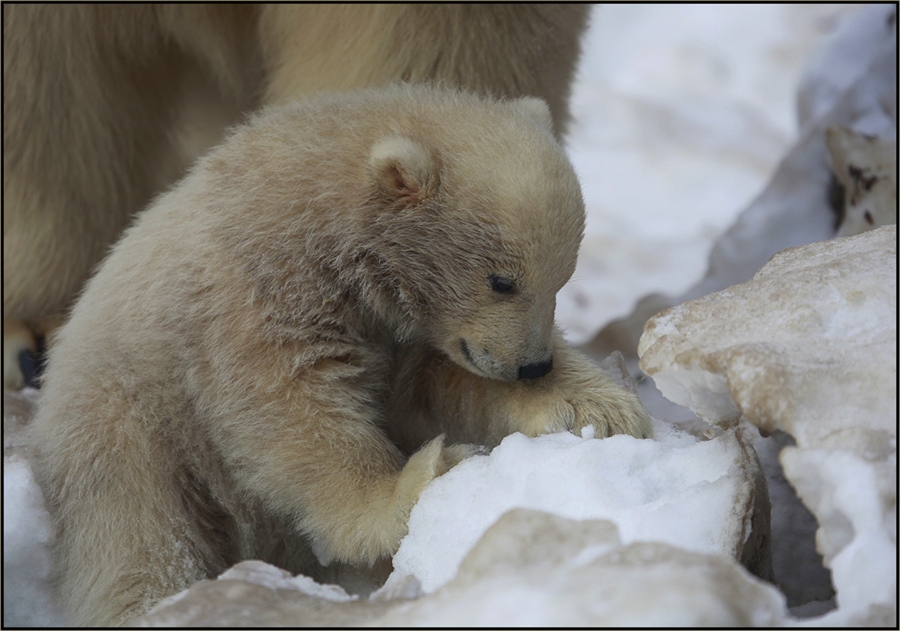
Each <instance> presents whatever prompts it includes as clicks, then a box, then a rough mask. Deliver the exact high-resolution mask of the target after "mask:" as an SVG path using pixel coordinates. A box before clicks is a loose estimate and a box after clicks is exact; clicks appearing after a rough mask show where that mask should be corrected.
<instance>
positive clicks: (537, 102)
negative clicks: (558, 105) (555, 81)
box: [510, 96, 553, 134]
mask: <svg viewBox="0 0 900 631" xmlns="http://www.w3.org/2000/svg"><path fill="white" fill-rule="evenodd" d="M510 105H512V106H513V107H515V108H516V109H517V110H519V111H520V112H522V113H523V114H525V116H527V117H528V118H530V119H532V120H533V121H534V122H536V123H537V124H538V125H540V126H541V127H543V128H544V129H546V130H547V131H549V132H550V133H551V134H552V133H553V115H552V114H551V113H550V106H549V105H547V102H546V101H545V100H543V99H539V98H537V97H533V96H526V97H523V98H521V99H516V100H515V101H512V102H511V103H510Z"/></svg>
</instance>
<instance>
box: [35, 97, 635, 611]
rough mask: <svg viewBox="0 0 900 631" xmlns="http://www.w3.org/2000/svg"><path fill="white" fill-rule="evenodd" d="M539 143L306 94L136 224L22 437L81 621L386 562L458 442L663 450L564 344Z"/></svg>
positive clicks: (540, 127)
mask: <svg viewBox="0 0 900 631" xmlns="http://www.w3.org/2000/svg"><path fill="white" fill-rule="evenodd" d="M548 121H549V112H548V110H547V108H546V106H545V105H541V103H540V101H537V100H536V99H525V100H518V101H512V102H509V103H501V102H496V101H488V100H482V99H481V98H480V97H476V96H473V95H469V94H464V93H458V92H453V91H446V90H437V89H432V88H429V87H424V86H420V87H414V86H396V87H392V88H390V89H383V90H364V91H357V92H350V93H344V94H335V95H328V96H321V97H319V98H315V99H312V100H309V101H301V102H297V103H293V104H290V105H287V106H284V107H279V108H272V109H268V110H265V111H264V112H263V113H262V114H261V115H259V116H257V117H256V118H255V119H254V120H253V121H252V122H251V124H249V125H248V126H246V127H243V128H241V129H239V130H238V131H237V132H236V133H235V134H234V135H233V136H232V137H231V138H230V139H229V140H228V141H227V142H226V143H224V144H223V145H221V146H220V147H219V148H217V149H215V150H213V151H212V152H211V153H210V154H209V155H208V156H207V157H205V158H203V159H202V160H201V161H200V162H199V163H198V165H197V166H196V167H195V169H194V170H193V171H192V173H191V174H190V175H189V176H188V177H187V178H185V179H184V180H183V181H182V182H181V183H180V184H179V185H178V186H176V187H175V188H174V189H172V190H171V191H170V192H168V193H167V194H166V195H164V196H163V197H161V198H160V199H158V200H157V201H156V203H154V204H153V206H151V207H150V208H149V209H148V210H147V211H145V212H144V213H142V215H141V216H140V218H139V219H138V221H137V222H136V224H135V225H134V226H133V227H131V228H130V229H129V230H128V231H127V232H126V233H125V236H124V237H123V239H122V240H121V241H120V242H119V243H118V244H117V245H116V246H115V248H114V249H113V251H112V253H111V255H110V256H109V258H107V259H106V261H105V262H104V263H103V265H102V266H101V267H100V269H99V271H98V273H97V274H96V276H95V277H94V278H93V279H92V280H91V281H90V282H89V283H88V285H87V288H86V290H85V292H84V294H83V296H82V297H81V298H80V300H79V301H78V303H77V304H76V306H75V308H74V310H73V313H72V316H71V318H70V320H69V321H68V322H67V323H66V324H65V325H64V326H63V327H62V329H61V330H60V333H59V339H58V341H57V343H56V344H55V345H54V346H53V348H52V349H51V351H50V362H49V367H48V370H47V373H46V383H45V386H44V390H43V393H42V396H41V400H40V403H39V408H38V412H37V415H36V417H35V419H34V421H33V432H34V434H33V438H34V444H35V446H36V450H37V453H38V457H37V460H36V473H37V475H38V478H39V481H40V483H41V486H42V488H43V489H44V491H45V494H46V498H47V502H48V506H49V509H50V511H51V513H52V515H53V517H54V520H55V523H56V525H57V533H58V534H57V542H56V546H57V547H56V560H57V563H58V568H59V571H60V574H61V589H62V594H63V595H64V597H65V599H66V602H67V603H68V604H69V606H70V607H71V608H72V611H73V614H74V616H75V619H76V620H77V621H78V622H80V623H87V624H106V623H121V622H123V621H125V620H126V619H127V618H129V617H130V616H133V615H136V614H138V613H140V612H142V611H145V610H146V609H147V608H148V607H149V606H150V605H152V604H153V603H154V602H156V601H157V600H158V599H159V598H161V597H164V596H166V595H169V594H171V593H174V592H176V591H178V590H179V589H182V588H184V587H186V586H187V585H189V584H190V583H192V582H194V581H196V580H198V579H201V578H205V577H208V576H213V575H215V574H216V573H217V572H220V571H222V570H223V569H225V568H226V567H227V566H228V565H229V564H231V563H233V562H235V561H237V560H239V559H243V558H262V559H266V560H269V561H271V562H274V563H277V564H279V565H281V566H283V567H287V568H288V569H291V570H292V571H295V572H299V571H303V572H307V573H312V574H313V575H315V572H316V568H315V563H314V562H311V556H310V554H309V545H308V544H307V543H306V541H307V540H312V541H314V542H315V543H316V545H317V546H319V547H320V548H321V549H323V550H324V551H325V552H326V554H327V555H329V556H330V557H331V558H333V559H336V560H339V561H343V562H347V563H351V564H367V563H371V562H373V561H375V560H377V559H379V558H383V557H386V556H388V555H390V554H392V553H393V552H394V551H395V550H396V549H397V546H398V545H399V542H400V539H401V537H402V536H403V534H404V533H405V532H406V521H407V518H408V515H409V511H410V509H411V507H412V506H413V504H414V503H415V501H416V499H417V498H418V496H419V492H420V491H421V490H422V488H423V487H424V486H425V485H426V484H427V483H428V482H429V481H430V480H432V479H433V478H434V477H435V476H437V475H440V474H441V473H443V472H444V471H446V470H447V469H448V468H449V467H451V466H453V464H455V463H456V462H458V461H459V460H460V459H461V458H463V457H465V456H467V455H469V454H471V453H473V449H474V448H473V447H471V446H467V444H468V443H482V444H486V445H495V444H497V443H498V442H499V441H500V439H501V438H502V437H503V436H505V435H507V434H509V433H511V432H515V431H522V432H524V433H526V434H529V435H536V434H540V433H542V432H548V431H556V430H562V429H567V428H568V429H573V430H575V429H577V428H580V427H582V426H585V425H593V426H594V427H595V428H596V430H597V434H598V435H599V436H606V435H609V434H613V433H626V434H632V435H635V436H646V435H648V434H649V433H650V425H649V420H648V417H647V415H646V413H645V411H644V410H643V408H642V407H641V405H640V403H639V402H638V400H637V398H636V397H634V396H633V395H632V394H631V393H629V392H628V391H626V390H624V389H623V388H621V387H619V386H617V385H615V384H614V383H613V382H612V381H611V380H610V378H609V377H607V376H606V375H605V374H604V373H603V372H601V371H599V370H598V369H597V368H596V367H594V366H592V365H591V364H590V363H589V362H588V361H587V360H586V359H584V358H583V357H581V356H579V355H578V354H577V353H576V352H575V351H573V350H572V349H571V348H569V347H568V346H567V345H566V343H565V342H564V341H563V340H562V338H561V337H560V336H559V335H558V334H557V333H556V331H555V329H554V326H553V312H554V307H555V296H556V293H557V291H558V290H559V289H560V288H561V287H562V286H563V284H564V283H565V282H566V281H567V280H568V278H569V277H570V275H571V274H572V271H573V270H574V268H575V262H576V257H577V251H578V246H579V243H580V239H581V236H582V230H583V222H584V209H583V204H582V200H581V195H580V189H579V185H578V182H577V181H576V178H575V174H574V172H573V170H572V168H571V166H570V165H569V163H568V162H567V161H566V159H565V157H564V155H563V153H562V151H561V149H560V147H559V145H558V143H557V141H556V139H555V137H554V135H553V133H552V130H551V129H550V127H549V125H548ZM498 278H501V279H503V280H504V282H502V283H498V282H497V279H498ZM551 358H552V370H550V372H549V374H546V375H545V376H543V377H541V378H536V379H517V378H518V377H519V375H520V373H519V369H520V368H521V367H522V366H532V367H533V366H535V365H538V366H540V367H543V368H544V369H546V368H548V367H549V362H550V360H551ZM450 442H453V443H457V444H454V445H450ZM301 535H303V537H301Z"/></svg>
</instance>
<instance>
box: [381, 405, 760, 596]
mask: <svg viewBox="0 0 900 631" xmlns="http://www.w3.org/2000/svg"><path fill="white" fill-rule="evenodd" d="M741 457H742V454H741V449H740V447H739V445H738V444H737V438H736V437H735V434H734V432H733V431H732V432H728V433H725V434H723V435H721V436H719V437H717V438H715V439H714V440H709V441H700V440H698V439H697V438H696V437H694V436H691V435H689V434H687V433H684V432H682V431H680V430H678V429H676V428H673V427H672V426H671V425H669V424H667V423H663V422H656V423H655V424H654V440H638V439H635V438H633V437H631V436H613V437H610V438H607V439H604V440H593V439H586V438H581V437H578V436H574V435H572V434H565V433H564V434H551V435H547V436H540V437H537V438H534V439H531V438H527V437H525V436H523V435H522V434H513V435H511V436H508V437H507V438H505V439H504V440H503V442H502V443H501V444H500V445H499V446H498V447H496V448H494V450H493V451H492V452H491V454H490V455H489V456H477V457H474V458H470V459H468V460H466V461H464V462H463V463H461V464H460V465H458V466H457V467H455V468H454V469H452V470H451V471H450V472H448V473H447V474H445V475H443V476H441V477H440V478H438V479H437V480H435V482H434V483H432V484H431V485H429V486H428V487H427V488H426V489H425V491H424V492H423V493H422V496H421V498H420V499H419V502H418V504H416V506H415V507H414V508H413V511H412V514H411V515H410V520H409V534H408V535H407V537H406V538H405V539H404V540H403V542H402V543H401V545H400V550H399V551H398V552H397V553H396V554H395V555H394V573H393V574H392V575H391V577H390V578H389V579H388V583H387V586H388V587H389V586H390V585H392V584H394V582H395V581H397V580H402V579H403V578H404V577H405V576H406V575H413V576H415V577H416V578H418V580H419V581H420V583H421V586H422V589H423V590H424V591H425V592H433V591H435V590H437V589H438V588H440V587H442V586H443V585H444V584H445V583H446V582H447V581H449V580H450V579H452V578H453V577H454V575H455V574H456V570H457V569H458V567H459V564H460V562H461V561H462V559H463V557H464V556H465V555H466V553H467V552H468V551H469V550H470V549H471V548H472V546H473V545H474V544H475V543H476V542H477V541H478V540H479V539H480V538H481V536H482V535H483V534H484V532H485V531H486V530H487V529H488V528H489V527H490V526H491V525H492V524H493V523H494V522H496V521H497V519H498V518H499V517H500V516H501V515H503V514H504V513H506V512H507V511H509V510H512V509H514V508H529V509H534V510H542V511H545V512H548V513H552V514H554V515H560V516H562V517H566V518H569V519H607V520H610V521H612V522H614V523H615V524H616V526H617V527H618V530H619V532H620V533H621V538H622V541H623V542H624V543H631V542H634V541H660V542H665V543H671V544H673V545H678V546H681V547H683V548H686V549H690V550H695V551H698V552H708V553H721V554H726V555H732V554H733V553H734V552H735V549H737V550H740V548H741V546H742V544H743V540H742V539H741V536H742V535H743V533H742V532H738V533H736V532H734V527H733V520H734V517H735V514H737V515H738V518H739V519H740V518H742V517H743V515H742V512H743V511H745V510H746V507H745V506H744V505H745V504H746V502H747V495H748V494H749V490H748V487H749V486H752V483H753V480H752V477H750V478H749V479H748V472H747V470H746V463H743V462H741ZM448 526H449V527H448Z"/></svg>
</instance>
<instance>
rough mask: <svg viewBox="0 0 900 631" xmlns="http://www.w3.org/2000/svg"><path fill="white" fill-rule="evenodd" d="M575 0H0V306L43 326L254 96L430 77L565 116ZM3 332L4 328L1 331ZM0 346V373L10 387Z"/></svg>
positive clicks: (578, 11) (9, 347) (557, 119)
mask: <svg viewBox="0 0 900 631" xmlns="http://www.w3.org/2000/svg"><path fill="white" fill-rule="evenodd" d="M587 15H588V7H587V6H584V5H504V4H494V5H478V4H475V5H466V4H463V5H458V4H457V5H448V4H437V5H435V4H389V5H373V4H368V5H358V4H357V5H340V4H325V5H309V4H300V5H284V4H282V5H260V4H258V5H243V4H224V5H211V4H200V5H198V4H182V3H174V4H166V5H133V4H132V5H129V4H125V5H115V4H95V5H67V4H45V5H29V4H4V5H3V318H4V321H6V320H10V321H15V322H11V323H10V324H9V330H15V331H20V330H22V329H23V328H24V329H28V330H31V331H34V332H36V333H40V332H44V331H45V329H46V326H45V323H46V322H48V321H50V320H48V318H52V317H57V316H60V315H62V314H64V313H65V312H66V310H67V309H68V307H69V306H70V305H71V303H72V301H73V300H74V298H75V296H76V295H77V294H78V292H79V291H80V290H81V288H82V286H83V284H84V283H85V281H86V280H87V278H88V277H89V275H90V274H91V272H92V270H93V269H94V268H95V266H96V265H97V264H98V263H99V262H100V260H101V259H102V257H103V256H104V255H105V254H106V253H107V251H108V249H109V247H110V245H111V244H112V243H114V242H115V240H116V239H117V238H118V237H119V235H120V234H121V231H122V230H123V229H124V228H125V226H126V225H127V224H128V222H129V221H130V219H131V217H133V215H134V214H135V213H136V212H137V211H139V210H140V209H142V208H144V207H145V206H146V205H147V203H148V202H149V201H150V200H151V199H152V198H153V196H155V195H157V194H159V193H160V192H161V191H163V190H164V189H165V188H166V187H167V186H169V185H171V184H172V183H173V182H174V181H175V180H176V179H177V178H178V177H180V176H181V175H183V173H184V172H185V170H186V169H187V167H188V165H189V164H190V163H191V162H192V161H193V160H194V159H195V158H196V157H198V156H200V155H202V153H203V152H204V151H206V150H207V149H208V148H209V147H211V146H212V145H213V144H215V143H216V142H218V141H219V140H220V138H221V135H222V133H223V131H224V129H225V128H226V127H227V126H229V125H231V124H234V123H237V122H239V121H240V120H241V118H242V117H243V116H244V115H246V114H247V113H248V112H252V111H254V110H256V109H257V108H258V107H259V106H260V105H261V104H267V103H276V102H284V101H287V100H290V99H291V98H293V97H295V96H297V95H302V94H308V93H312V92H317V91H322V90H342V89H349V88H357V87H368V86H378V85H385V84H389V83H392V82H395V81H398V80H403V81H408V82H442V83H444V84H446V85H449V86H460V87H463V88H466V89H468V90H472V91H475V92H477V93H480V94H492V95H495V96H498V97H518V96H525V95H534V96H539V97H542V98H543V99H545V100H546V101H547V102H548V103H549V104H550V110H551V112H552V118H553V123H554V128H555V130H556V132H557V133H561V132H562V131H563V129H564V127H565V124H566V121H567V119H568V109H567V101H568V96H569V86H570V83H571V79H572V76H573V73H574V69H575V62H576V60H577V57H578V51H579V43H578V39H579V36H580V34H581V32H582V31H583V29H584V27H585V24H586V20H587ZM6 328H7V327H6V326H5V327H4V330H6ZM6 342H9V343H8V344H7V343H4V348H5V355H6V356H5V357H4V385H5V387H15V386H17V385H19V384H20V382H21V375H20V374H18V371H14V372H11V371H9V370H7V365H9V366H12V367H15V357H16V355H17V354H18V352H19V351H20V350H22V349H24V348H28V347H30V346H33V340H28V339H27V338H25V337H22V336H12V337H10V338H9V339H7V340H6Z"/></svg>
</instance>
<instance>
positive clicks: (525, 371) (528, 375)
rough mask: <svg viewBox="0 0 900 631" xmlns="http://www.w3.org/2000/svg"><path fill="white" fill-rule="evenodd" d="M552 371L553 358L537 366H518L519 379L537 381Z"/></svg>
mask: <svg viewBox="0 0 900 631" xmlns="http://www.w3.org/2000/svg"><path fill="white" fill-rule="evenodd" d="M551 370H553V358H552V357H551V358H550V359H548V360H547V361H545V362H538V363H537V364H528V365H527V366H519V379H538V378H539V377H543V376H544V375H546V374H547V373H548V372H550V371H551Z"/></svg>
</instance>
